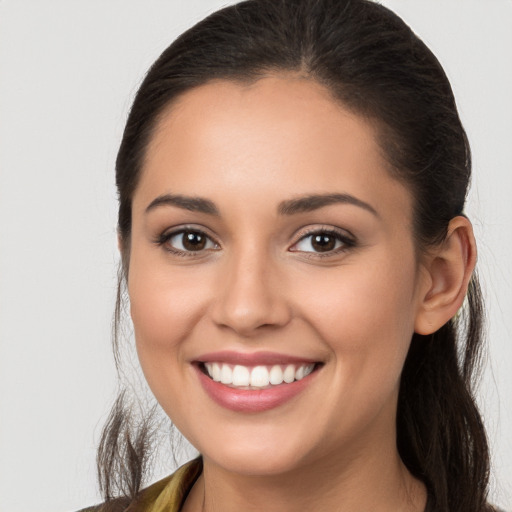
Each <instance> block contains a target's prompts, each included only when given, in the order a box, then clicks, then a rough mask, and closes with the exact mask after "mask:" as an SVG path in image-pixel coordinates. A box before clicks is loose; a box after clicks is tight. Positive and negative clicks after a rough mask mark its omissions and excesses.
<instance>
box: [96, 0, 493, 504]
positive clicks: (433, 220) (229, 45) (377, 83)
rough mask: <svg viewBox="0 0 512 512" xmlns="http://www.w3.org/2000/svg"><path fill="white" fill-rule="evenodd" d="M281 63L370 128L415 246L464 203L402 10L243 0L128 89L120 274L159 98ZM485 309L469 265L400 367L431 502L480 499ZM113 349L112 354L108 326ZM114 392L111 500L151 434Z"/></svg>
mask: <svg viewBox="0 0 512 512" xmlns="http://www.w3.org/2000/svg"><path fill="white" fill-rule="evenodd" d="M283 72H295V73H298V74H300V75H301V76H304V77H306V78H309V79H311V80H313V81H316V82H318V83H320V84H322V85H323V86H325V87H326V88H327V89H328V90H329V91H330V93H331V94H332V97H333V100H334V101H339V102H340V103H341V104H342V105H343V106H345V107H346V108H348V109H350V110H351V111H353V112H354V113H356V114H358V115H361V116H363V117H365V118H367V119H368V120H370V121H371V122H372V123H373V124H374V125H375V126H376V128H377V134H378V135H377V138H378V143H379V145H380V147H381V150H382V152H383V155H384V156H385V158H386V159H387V161H388V163H389V164H390V165H389V169H390V172H391V174H392V175H393V176H394V177H395V178H397V179H398V180H400V181H401V182H403V183H405V184H406V185H407V186H408V188H409V190H411V192H412V195H413V198H414V213H413V215H414V217H413V231H414V233H413V234H414V237H415V240H416V246H417V250H418V251H421V250H425V249H426V248H428V247H429V246H432V245H435V244H438V243H440V242H442V241H443V240H444V238H445V237H446V234H447V228H448V223H449V222H450V220H451V219H452V218H453V217H455V216H457V215H461V214H463V208H464V203H465V199H466V194H467V190H468V186H469V181H470V175H471V155H470V149H469V145H468V141H467V137H466V134H465V131H464V129H463V127H462V124H461V122H460V119H459V116H458V112H457V108H456V105H455V100H454V97H453V93H452V90H451V87H450V84H449V81H448V79H447V77H446V75H445V73H444V71H443V69H442V67H441V65H440V64H439V62H438V60H437V59H436V57H435V56H434V55H433V54H432V52H431V51H430V50H429V49H428V48H427V47H426V46H425V44H424V43H423V42H422V41H421V40H419V39H418V37H417V36H416V35H415V34H414V33H413V32H412V31H411V29H410V28H409V27H408V26H407V25H406V24H405V23H404V22H403V21H402V20H401V19H400V18H399V17H398V16H396V15H395V14H393V13H392V12H391V11H389V10H388V9H386V8H385V7H383V6H381V5H379V4H377V3H374V2H372V1H369V0H248V1H245V2H242V3H240V4H237V5H234V6H230V7H226V8H224V9H222V10H220V11H218V12H216V13H214V14H212V15H210V16H209V17H207V18H206V19H204V20H203V21H201V22H200V23H198V24H197V25H195V26H194V27H192V28H191V29H189V30H188V31H186V32H185V33H184V34H182V35H181V36H180V37H179V38H178V39H177V40H176V41H175V42H174V43H173V44H172V45H171V46H169V47H168V48H167V49H166V50H165V51H164V52H163V53H162V55H161V56H160V57H159V58H158V60H157V61H156V62H155V63H154V64H153V66H152V67H151V69H150V70H149V72H148V73H147V75H146V77H145V79H144V81H143V83H142V85H141V86H140V89H139V91H138V93H137V95H136V97H135V100H134V103H133V106H132V109H131V111H130V114H129V117H128V120H127V123H126V128H125V131H124V135H123V139H122V142H121V146H120V149H119V153H118V157H117V162H116V184H117V188H118V193H119V218H118V230H119V235H120V238H121V241H122V247H123V270H122V272H121V273H120V280H121V281H122V280H123V279H125V278H126V275H127V273H128V268H129V250H130V234H131V222H132V199H133V195H134V192H135V190H136V188H137V184H138V182H139V180H140V176H141V172H142V169H143V165H144V157H145V152H146V148H147V147H148V143H149V142H150V140H151V138H152V134H153V133H154V130H155V126H156V125H157V124H158V121H159V119H160V117H161V115H162V113H163V112H164V110H165V109H166V107H167V106H168V105H169V104H171V103H172V102H173V101H176V99H177V98H178V97H179V96H180V95H182V94H183V93H185V92H187V91H189V90H191V89H192V88H194V87H197V86H200V85H203V84H205V83H207V82H209V81H211V80H214V79H224V80H233V81H241V82H252V81H256V80H258V79H259V78H262V77H263V76H268V75H278V74H280V73H283ZM121 289H122V282H120V290H121ZM121 295H122V294H121V292H119V294H118V304H117V308H116V320H115V322H116V326H118V322H119V316H120V315H119V314H120V311H121V300H122V297H121ZM482 316H483V311H482V302H481V295H480V292H479V286H478V282H477V279H476V277H475V276H473V278H472V280H471V282H470V285H469V290H468V296H467V300H466V304H465V307H464V310H463V311H461V312H460V313H459V314H458V316H457V317H456V318H454V319H452V320H451V321H450V322H448V323H447V324H446V325H444V326H443V327H442V328H441V329H439V330H438V331H437V332H435V333H433V334H432V335H428V336H422V335H418V334H414V335H413V338H412V341H411V346H410V350H409V353H408V356H407V359H406V361H405V365H404V368H403V372H402V376H401V383H400V392H399V400H398V410H397V446H398V451H399V453H400V456H401V458H402V460H403V462H404V464H405V465H406V466H407V468H408V469H409V471H410V472H411V473H412V474H413V475H414V476H415V477H417V478H418V479H420V480H421V481H422V482H424V483H425V485H426V488H427V491H428V495H429V503H430V506H431V509H432V510H435V511H438V512H448V511H449V512H482V511H484V510H486V496H487V487H488V473H489V456H488V447H487V442H486V436H485V431H484V427H483V424H482V420H481V417H480V415H479V412H478V410H477V407H476V404H475V399H474V394H473V386H474V384H475V376H476V375H477V373H478V363H479V354H480V350H481V344H482ZM115 331H116V332H118V329H117V328H116V329H115ZM114 350H115V353H116V360H117V357H118V350H119V344H118V339H117V335H116V336H115V337H114ZM123 396H124V395H121V397H120V399H119V400H118V401H117V402H116V405H115V407H114V408H113V410H112V413H111V416H110V418H109V421H108V422H107V425H106V427H105V429H104V431H103V436H102V440H101V444H100V450H99V455H98V468H99V474H100V485H101V489H102V490H103V492H104V494H105V496H104V497H105V499H106V500H107V502H108V501H109V500H111V498H112V496H113V494H115V493H117V494H122V495H123V496H125V500H124V503H125V504H126V505H128V504H129V503H130V502H131V501H132V500H134V498H135V496H136V494H137V493H138V491H139V490H140V487H141V485H142V482H143V476H144V468H145V467H146V464H147V460H148V454H149V453H150V452H151V450H152V446H151V445H150V444H148V442H147V436H146V434H147V432H148V431H149V430H150V428H149V426H148V422H147V421H142V422H141V423H140V424H139V425H138V426H136V428H134V429H133V428H132V427H131V425H132V422H131V421H130V416H129V415H130V410H129V408H127V407H125V406H124V405H123V404H124V402H123Z"/></svg>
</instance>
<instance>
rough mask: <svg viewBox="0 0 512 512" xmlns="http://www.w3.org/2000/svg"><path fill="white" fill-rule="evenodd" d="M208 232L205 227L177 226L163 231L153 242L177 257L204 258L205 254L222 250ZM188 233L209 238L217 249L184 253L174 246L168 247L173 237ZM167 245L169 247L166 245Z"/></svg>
mask: <svg viewBox="0 0 512 512" xmlns="http://www.w3.org/2000/svg"><path fill="white" fill-rule="evenodd" d="M208 231H209V230H207V229H206V228H204V227H198V226H194V225H185V226H175V227H172V228H168V229H167V230H165V231H163V232H162V233H161V234H160V235H157V237H156V238H155V239H154V240H153V242H154V243H155V244H156V245H158V246H161V247H163V249H164V250H166V251H167V252H169V253H171V254H174V255H177V256H185V257H200V256H204V255H205V253H207V252H210V251H217V250H219V249H220V248H221V246H220V244H219V243H218V242H217V240H216V239H215V237H213V236H212V235H211V234H209V232H208ZM186 232H192V233H198V234H200V235H202V236H204V237H205V238H207V239H208V240H209V241H211V242H212V243H213V244H214V245H215V246H216V247H215V248H214V249H212V248H209V249H201V250H198V251H183V250H181V249H176V248H173V247H172V246H170V245H168V244H167V242H168V241H169V240H171V239H172V238H173V237H175V236H177V235H179V234H181V233H186ZM166 244H167V245H166Z"/></svg>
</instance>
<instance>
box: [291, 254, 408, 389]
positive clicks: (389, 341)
mask: <svg viewBox="0 0 512 512" xmlns="http://www.w3.org/2000/svg"><path fill="white" fill-rule="evenodd" d="M374 261H375V264H372V265H365V264H362V265H357V266H356V265H354V266H353V267H349V266H347V267H345V268H341V269H339V271H338V272H336V273H333V274H332V275H330V276H326V277H325V279H324V278H321V279H317V280H316V281H315V282H311V281H309V282H307V283H305V286H304V289H307V290H308V294H307V297H308V299H307V308H304V307H303V309H302V310H303V314H304V317H305V318H306V319H307V323H308V324H309V325H311V326H313V327H314V328H315V330H316V331H317V336H318V337H319V338H320V339H322V340H324V342H325V343H326V344H327V345H329V348H330V350H331V351H332V353H333V355H334V357H335V358H336V364H337V368H338V374H339V378H340V379H344V380H346V381H350V382H351V383H352V384H354V383H359V384H360V385H361V386H373V385H374V384H375V385H376V386H379V385H381V384H382V385H384V384H386V386H387V388H388V389H389V388H390V387H394V386H395V385H396V383H397V381H398V379H399V376H400V373H401V369H402V366H403V363H404V360H405V357H406V355H407V351H408V348H409V344H410V340H411V337H412V334H413V331H414V300H413V298H414V288H413V284H412V283H414V278H415V270H414V268H415V267H414V262H413V261H412V260H411V262H410V263H409V264H408V263H407V262H404V264H402V265H396V263H394V261H393V259H390V258H381V259H380V260H374ZM317 277H318V276H317ZM296 293H297V295H300V294H301V292H300V291H299V290H297V291H296ZM379 382H380V384H378V383H379Z"/></svg>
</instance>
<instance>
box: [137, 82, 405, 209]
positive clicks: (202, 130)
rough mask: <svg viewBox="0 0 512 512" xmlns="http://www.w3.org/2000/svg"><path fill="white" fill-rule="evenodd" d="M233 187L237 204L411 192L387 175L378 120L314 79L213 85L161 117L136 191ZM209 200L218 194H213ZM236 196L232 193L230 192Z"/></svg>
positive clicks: (202, 192)
mask: <svg viewBox="0 0 512 512" xmlns="http://www.w3.org/2000/svg"><path fill="white" fill-rule="evenodd" d="M230 190H231V191H236V193H237V195H238V196H240V197H239V199H240V201H241V204H242V205H243V203H244V197H243V196H244V195H245V196H247V197H246V198H250V199H255V198H256V197H257V196H258V194H261V198H262V201H263V203H264V204H265V205H267V204H269V203H270V202H271V200H274V201H275V202H276V203H277V202H278V201H280V200H282V199H283V197H284V196H293V195H300V194H307V193H328V192H340V193H350V194H353V195H356V196H359V197H361V198H362V199H363V200H365V201H367V202H371V201H377V200H382V199H383V198H384V199H385V197H386V195H389V194H390V193H391V192H393V194H395V195H396V194H398V196H399V197H398V196H397V197H393V198H391V201H393V202H394V203H395V204H396V202H397V200H398V199H400V201H399V203H400V206H402V207H403V208H404V211H410V200H411V198H410V195H409V192H408V191H407V189H405V187H404V186H402V184H401V183H399V182H398V181H396V180H395V179H394V178H392V176H391V174H390V173H389V172H388V163H387V162H386V159H385V158H384V157H383V154H382V150H381V148H380V146H379V144H378V143H377V139H376V131H375V128H374V126H373V125H372V124H371V123H370V122H369V121H367V120H365V119H363V118H362V117H360V116H357V115H355V114H354V113H352V112H350V111H349V110H347V109H346V108H344V107H343V106H342V105H341V104H340V103H339V102H337V101H335V100H334V99H333V97H332V95H331V94H330V92H329V91H328V90H327V89H325V88H324V87H323V86H321V85H320V84H318V83H317V82H315V81H312V80H310V79H305V78H297V77H291V76H271V77H265V78H262V79H260V80H258V81H256V82H254V83H251V84H243V83H238V82H233V81H226V80H218V81H212V82H209V83H207V84H205V85H202V86H200V87H197V88H195V89H192V90H190V91H188V92H186V93H185V94H183V95H182V96H181V97H180V98H179V99H178V100H177V101H176V102H174V103H173V104H172V105H171V106H170V107H169V108H168V109H167V110H166V111H165V112H164V113H163V115H162V116H161V118H160V121H159V123H158V125H157V127H156V130H155V133H154V136H153V138H152V140H151V142H150V144H149V146H148V149H147V153H146V159H145V163H144V166H143V173H142V177H141V181H140V184H139V189H138V191H137V192H136V197H135V199H137V196H139V197H140V196H141V195H143V196H144V197H145V199H146V200H150V199H151V195H158V194H162V193H185V194H190V193H191V192H192V193H194V194H195V195H198V196H209V197H211V196H212V195H213V196H215V195H219V194H221V193H226V192H229V191H230ZM213 199H215V198H214V197H213ZM232 199H233V198H232Z"/></svg>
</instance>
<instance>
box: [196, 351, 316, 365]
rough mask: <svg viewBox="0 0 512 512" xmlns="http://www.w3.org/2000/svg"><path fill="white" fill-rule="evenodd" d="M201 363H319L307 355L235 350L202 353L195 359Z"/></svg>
mask: <svg viewBox="0 0 512 512" xmlns="http://www.w3.org/2000/svg"><path fill="white" fill-rule="evenodd" d="M195 361H196V362H199V363H226V364H234V365H237V364H239V365H242V366H258V365H262V366H265V365H274V364H311V363H317V362H318V361H317V360H314V359H310V358H307V357H297V356H292V355H288V354H281V353H278V352H264V351H261V352H252V353H246V352H235V351H229V350H222V351H219V352H209V353H208V354H202V355H201V356H199V357H197V358H196V359H195Z"/></svg>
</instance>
